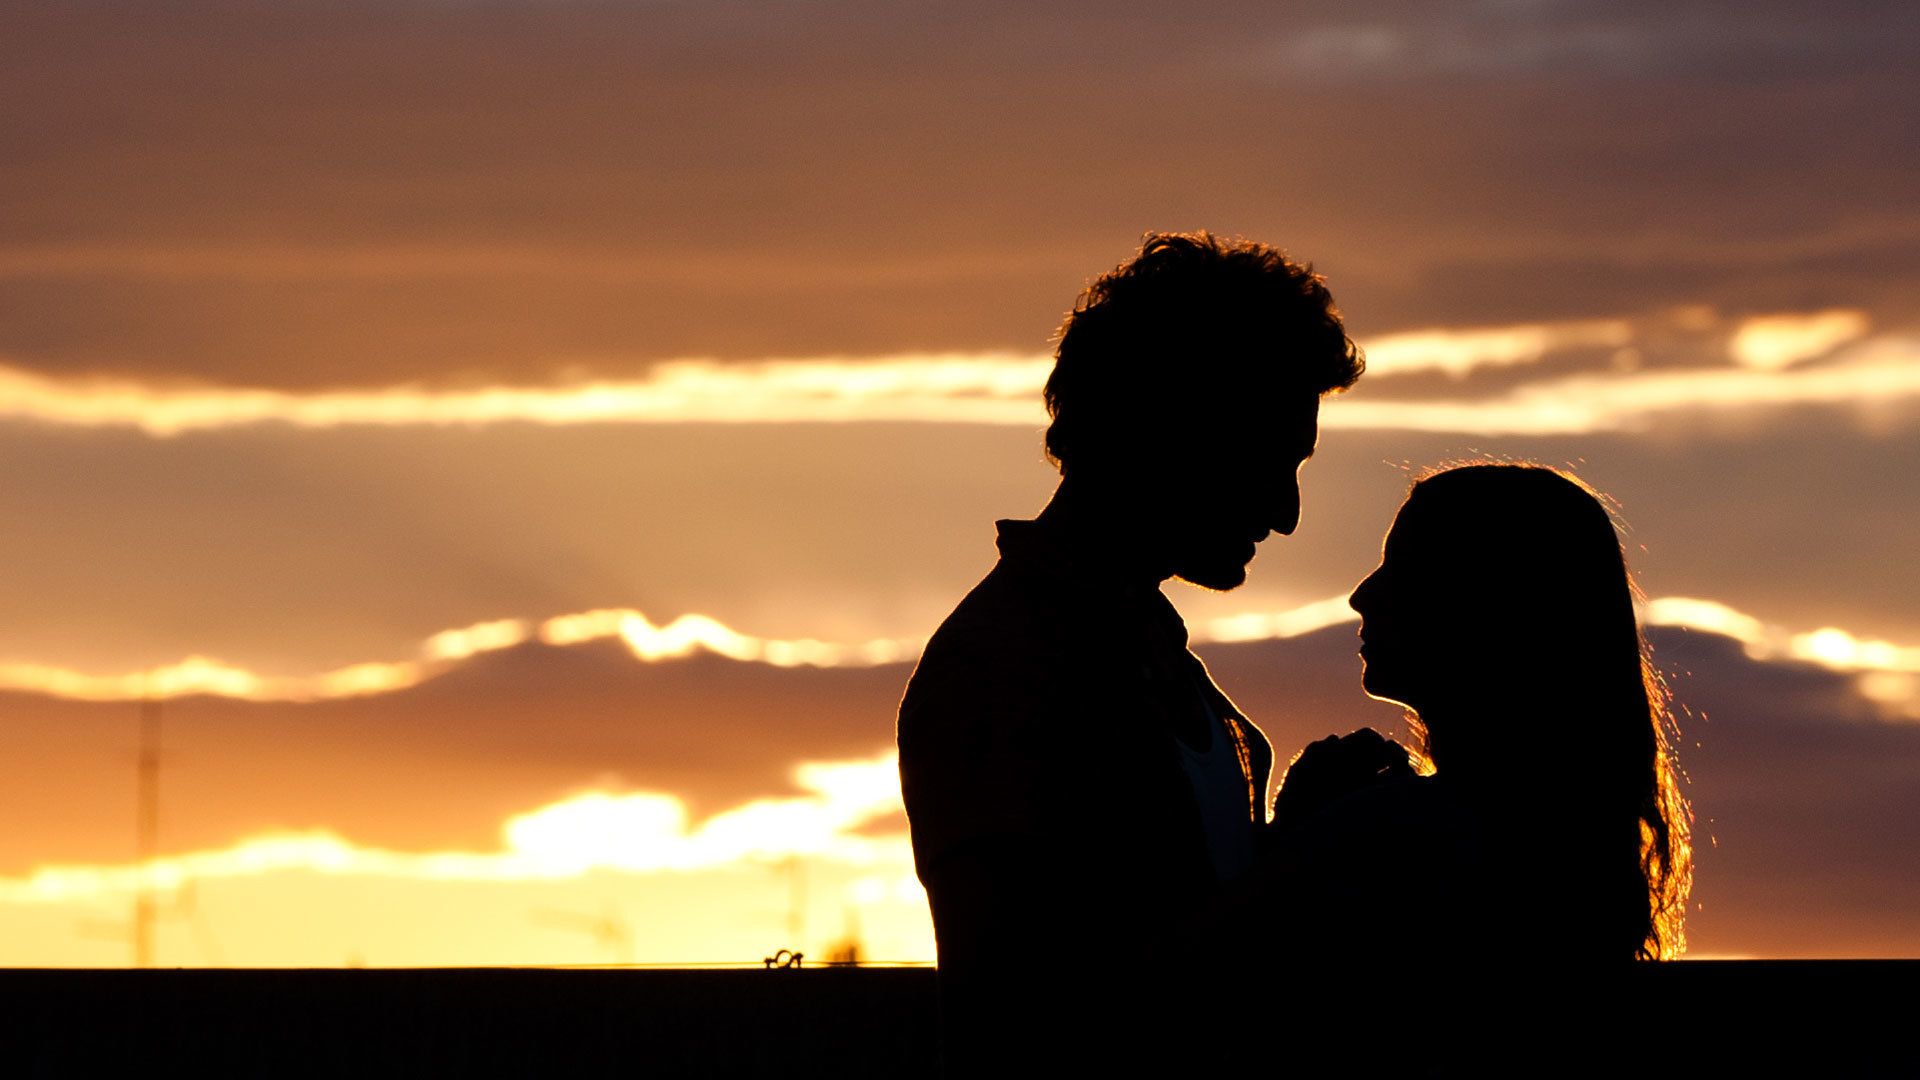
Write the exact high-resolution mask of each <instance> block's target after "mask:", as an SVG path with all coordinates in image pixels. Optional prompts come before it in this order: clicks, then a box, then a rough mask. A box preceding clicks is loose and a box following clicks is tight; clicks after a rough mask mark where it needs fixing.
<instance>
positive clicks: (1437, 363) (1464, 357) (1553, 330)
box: [1364, 319, 1633, 379]
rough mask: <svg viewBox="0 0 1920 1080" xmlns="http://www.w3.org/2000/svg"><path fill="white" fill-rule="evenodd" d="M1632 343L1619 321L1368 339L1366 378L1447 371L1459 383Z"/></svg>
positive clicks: (1438, 330) (1422, 332)
mask: <svg viewBox="0 0 1920 1080" xmlns="http://www.w3.org/2000/svg"><path fill="white" fill-rule="evenodd" d="M1632 340H1633V326H1632V324H1630V323H1628V322H1626V321H1625V320H1621V319H1606V320H1594V321H1590V322H1572V323H1542V324H1530V325H1523V326H1500V327H1486V328H1479V329H1464V330H1462V329H1446V328H1440V327H1436V328H1434V329H1431V330H1416V331H1410V332H1407V333H1400V334H1389V335H1387V336H1385V337H1381V338H1376V339H1372V340H1369V341H1367V342H1366V343H1365V344H1364V348H1365V349H1366V352H1367V374H1368V375H1370V376H1372V377H1374V378H1379V377H1381V376H1384V375H1399V374H1403V373H1406V372H1414V371H1429V370H1437V371H1443V372H1445V373H1447V374H1448V375H1450V376H1452V377H1454V378H1456V379H1458V378H1461V377H1464V376H1465V375H1467V374H1468V373H1469V372H1471V371H1473V370H1475V369H1476V368H1482V367H1511V366H1514V365H1516V364H1533V363H1538V362H1539V361H1540V359H1541V358H1542V357H1544V356H1546V354H1547V353H1549V352H1551V351H1553V350H1555V349H1565V348H1574V347H1578V346H1583V345H1598V346H1610V347H1613V348H1619V347H1621V346H1623V345H1626V344H1627V343H1628V342H1630V341H1632Z"/></svg>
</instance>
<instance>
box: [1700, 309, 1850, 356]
mask: <svg viewBox="0 0 1920 1080" xmlns="http://www.w3.org/2000/svg"><path fill="white" fill-rule="evenodd" d="M1868 325H1869V323H1868V320H1867V314H1866V312H1864V311H1857V310H1854V309H1851V308H1835V309H1833V310H1830V311H1820V312H1815V313H1813V314H1811V315H1762V316H1758V317H1756V318H1752V319H1747V320H1746V321H1744V322H1742V323H1741V324H1740V328H1739V329H1738V330H1735V331H1734V333H1733V337H1732V339H1731V340H1729V341H1728V342H1727V353H1728V355H1730V356H1732V357H1733V359H1734V360H1735V361H1737V362H1738V363H1740V364H1743V365H1745V366H1747V367H1750V368H1759V369H1761V370H1765V371H1773V370H1777V369H1779V368H1785V367H1791V366H1793V365H1794V364H1797V363H1799V362H1800V361H1802V360H1811V359H1813V358H1815V357H1818V356H1823V355H1825V354H1827V353H1830V352H1832V351H1833V350H1835V349H1837V348H1839V347H1840V346H1842V345H1845V344H1847V343H1848V342H1851V341H1857V340H1859V339H1860V338H1862V337H1865V336H1866V334H1867V328H1868Z"/></svg>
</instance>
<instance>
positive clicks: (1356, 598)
mask: <svg viewBox="0 0 1920 1080" xmlns="http://www.w3.org/2000/svg"><path fill="white" fill-rule="evenodd" d="M1379 578H1380V571H1378V570H1375V571H1374V572H1373V573H1371V574H1368V575H1367V576H1366V577H1364V578H1361V579H1360V584H1358V585H1355V586H1354V587H1353V594H1352V595H1351V596H1348V597H1347V606H1348V607H1350V608H1352V609H1353V610H1354V611H1355V612H1357V613H1359V614H1361V615H1365V614H1366V613H1367V612H1366V608H1367V607H1368V606H1369V605H1370V604H1372V602H1373V594H1374V592H1375V591H1376V589H1377V586H1376V585H1375V582H1377V581H1378V580H1379Z"/></svg>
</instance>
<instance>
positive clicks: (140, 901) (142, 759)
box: [133, 697, 160, 968]
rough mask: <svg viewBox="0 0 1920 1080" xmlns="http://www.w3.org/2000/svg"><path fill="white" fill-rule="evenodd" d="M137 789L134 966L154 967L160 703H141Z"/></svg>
mask: <svg viewBox="0 0 1920 1080" xmlns="http://www.w3.org/2000/svg"><path fill="white" fill-rule="evenodd" d="M138 775H139V786H138V788H137V791H136V794H135V801H136V803H137V806H136V810H135V813H136V815H137V816H136V819H135V823H134V829H135V833H134V835H135V837H136V840H137V846H138V854H139V860H140V887H139V889H138V890H136V891H135V893H134V897H133V966H134V967H140V968H145V967H152V966H153V927H154V916H155V914H156V913H155V910H154V896H153V882H152V879H151V869H150V867H151V864H152V862H153V860H154V859H155V858H156V857H157V856H158V855H159V854H160V702H159V700H158V699H156V698H152V697H148V698H146V699H144V700H142V701H141V702H140V756H139V765H138Z"/></svg>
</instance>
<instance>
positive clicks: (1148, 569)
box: [1034, 478, 1173, 589]
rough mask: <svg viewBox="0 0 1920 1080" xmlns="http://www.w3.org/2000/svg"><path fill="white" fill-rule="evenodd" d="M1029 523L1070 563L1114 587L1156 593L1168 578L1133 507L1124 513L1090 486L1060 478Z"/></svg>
mask: <svg viewBox="0 0 1920 1080" xmlns="http://www.w3.org/2000/svg"><path fill="white" fill-rule="evenodd" d="M1034 522H1035V524H1037V525H1039V526H1040V527H1041V528H1043V529H1045V530H1046V532H1047V534H1048V536H1049V537H1051V538H1052V540H1053V542H1054V543H1055V544H1056V545H1058V547H1059V548H1060V550H1061V551H1062V552H1064V553H1066V554H1067V555H1069V556H1070V557H1071V558H1072V559H1073V560H1074V562H1075V563H1077V564H1079V565H1081V566H1083V567H1085V568H1086V569H1088V570H1089V571H1091V572H1094V573H1096V574H1100V575H1101V576H1105V577H1111V578H1112V579H1113V580H1114V581H1115V582H1116V583H1118V584H1122V585H1127V586H1135V587H1138V588H1142V589H1157V588H1159V587H1160V583H1161V582H1163V581H1165V580H1166V579H1167V578H1169V577H1171V576H1173V571H1172V570H1171V569H1170V568H1168V567H1166V566H1165V565H1164V563H1165V560H1164V559H1162V558H1158V557H1156V556H1155V554H1154V553H1153V552H1152V550H1151V548H1150V545H1149V543H1148V537H1147V536H1145V535H1143V534H1142V531H1141V525H1142V524H1143V522H1142V520H1141V518H1140V515H1139V513H1138V512H1137V508H1135V509H1134V511H1133V512H1128V511H1127V510H1125V509H1123V508H1122V505H1121V502H1120V500H1119V499H1117V498H1113V497H1111V496H1109V495H1107V494H1106V493H1105V492H1103V491H1102V490H1101V489H1100V488H1099V487H1097V486H1095V485H1092V484H1088V483H1086V482H1084V481H1077V480H1076V479H1074V478H1062V479H1061V481H1060V486H1059V487H1058V488H1056V489H1055V490H1054V493H1053V498H1052V499H1050V500H1048V502H1047V505H1046V507H1045V509H1043V510H1041V511H1040V514H1039V516H1038V517H1037V518H1035V519H1034Z"/></svg>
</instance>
